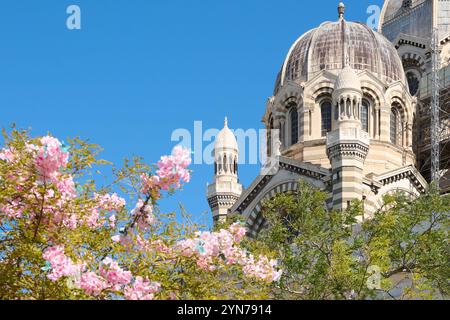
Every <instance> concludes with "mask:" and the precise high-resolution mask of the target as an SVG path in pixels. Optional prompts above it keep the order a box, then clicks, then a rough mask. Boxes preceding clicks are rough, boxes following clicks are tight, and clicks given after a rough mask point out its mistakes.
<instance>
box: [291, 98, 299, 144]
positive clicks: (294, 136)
mask: <svg viewBox="0 0 450 320" xmlns="http://www.w3.org/2000/svg"><path fill="white" fill-rule="evenodd" d="M289 118H290V127H291V145H294V144H296V143H297V142H298V111H297V107H296V105H293V106H292V107H291V111H290V115H289Z"/></svg>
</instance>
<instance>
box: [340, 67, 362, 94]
mask: <svg viewBox="0 0 450 320" xmlns="http://www.w3.org/2000/svg"><path fill="white" fill-rule="evenodd" d="M340 89H357V90H361V81H359V78H358V75H357V74H356V72H355V70H353V69H352V68H351V67H350V66H345V67H344V69H342V71H341V72H340V73H339V75H338V77H337V80H336V84H335V85H334V90H340Z"/></svg>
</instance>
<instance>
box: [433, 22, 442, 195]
mask: <svg viewBox="0 0 450 320" xmlns="http://www.w3.org/2000/svg"><path fill="white" fill-rule="evenodd" d="M431 59H432V71H431V77H432V94H431V179H432V181H433V182H434V183H435V184H436V186H437V187H439V181H440V179H441V172H440V168H439V166H440V143H441V141H440V140H441V139H440V136H441V134H440V108H439V92H440V81H439V69H440V51H439V38H438V29H437V28H433V32H432V36H431Z"/></svg>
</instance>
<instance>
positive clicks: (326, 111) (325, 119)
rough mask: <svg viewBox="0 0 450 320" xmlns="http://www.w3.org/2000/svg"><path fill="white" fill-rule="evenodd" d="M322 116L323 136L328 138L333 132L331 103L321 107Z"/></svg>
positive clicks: (324, 103) (326, 102)
mask: <svg viewBox="0 0 450 320" xmlns="http://www.w3.org/2000/svg"><path fill="white" fill-rule="evenodd" d="M320 112H321V115H322V136H326V135H327V133H328V132H330V131H331V102H329V101H325V102H323V103H322V105H321V106H320Z"/></svg>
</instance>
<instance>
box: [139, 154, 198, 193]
mask: <svg viewBox="0 0 450 320" xmlns="http://www.w3.org/2000/svg"><path fill="white" fill-rule="evenodd" d="M191 162H192V160H191V156H190V151H189V150H188V149H184V148H182V147H181V146H176V147H175V148H174V149H173V151H172V154H171V155H170V156H163V157H161V160H160V161H159V162H158V170H157V171H156V176H149V175H146V174H144V175H142V176H141V179H142V192H143V193H146V194H149V193H151V194H154V195H155V196H156V197H157V198H159V196H160V195H159V191H160V190H165V191H168V190H175V189H179V188H180V187H181V183H182V182H186V183H188V182H189V181H190V178H191V171H190V170H188V169H187V168H188V167H189V165H190V164H191Z"/></svg>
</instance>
